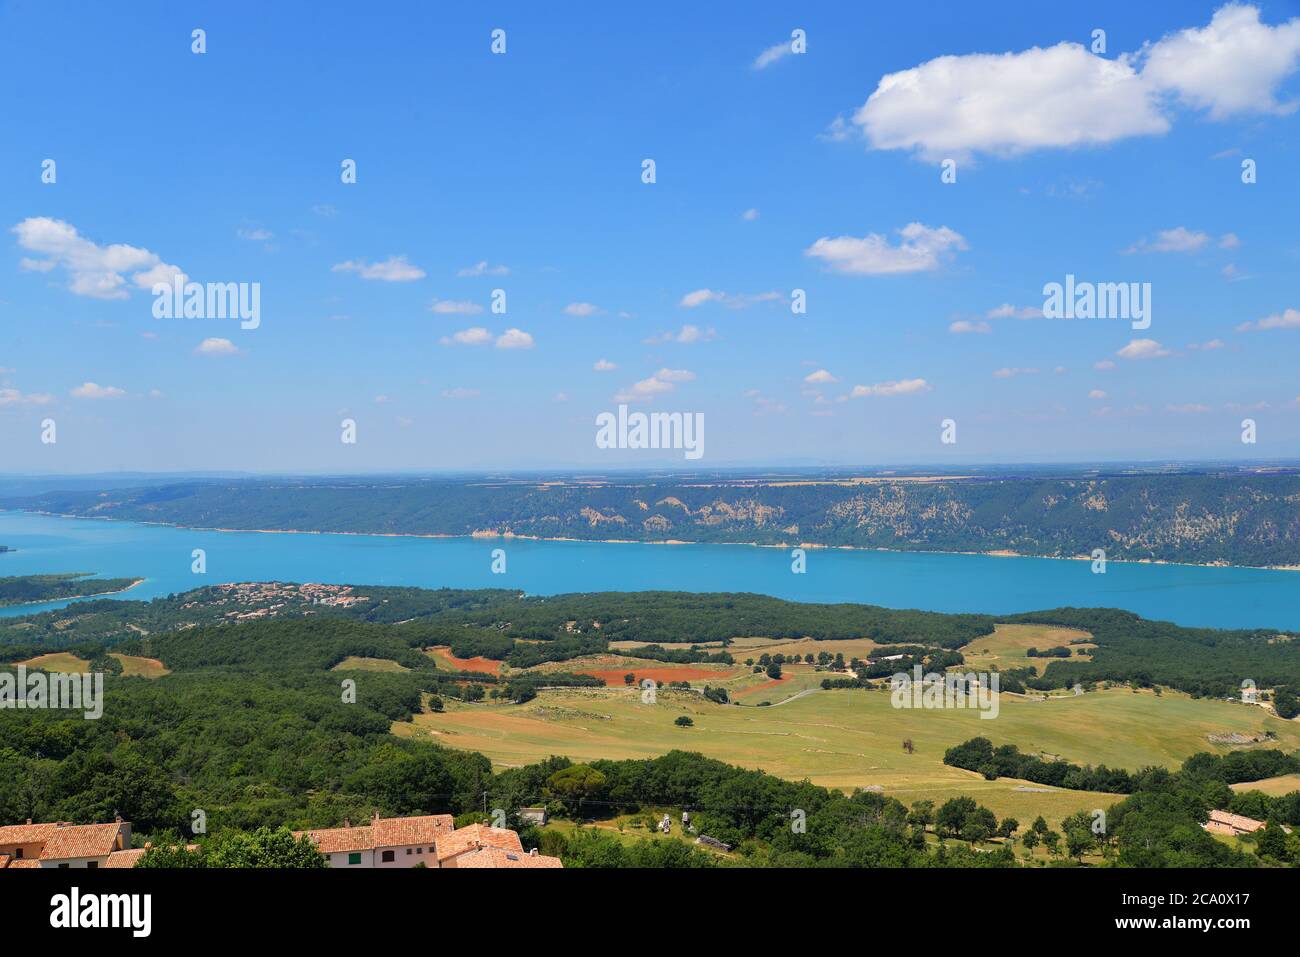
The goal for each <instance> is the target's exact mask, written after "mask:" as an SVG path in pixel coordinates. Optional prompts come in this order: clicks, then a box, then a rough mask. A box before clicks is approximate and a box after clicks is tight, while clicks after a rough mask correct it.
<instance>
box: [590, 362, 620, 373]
mask: <svg viewBox="0 0 1300 957" xmlns="http://www.w3.org/2000/svg"><path fill="white" fill-rule="evenodd" d="M591 368H592V369H594V370H595V371H596V372H613V371H614V370H615V369H617V368H618V366H617V365H616V364H615V363H613V362H610V361H609V360H608V359H597V360H596V361H595V362H593V363H592V365H591Z"/></svg>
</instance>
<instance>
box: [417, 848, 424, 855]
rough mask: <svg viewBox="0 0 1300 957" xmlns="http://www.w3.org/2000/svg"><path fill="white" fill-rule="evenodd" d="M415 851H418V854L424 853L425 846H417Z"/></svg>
mask: <svg viewBox="0 0 1300 957" xmlns="http://www.w3.org/2000/svg"><path fill="white" fill-rule="evenodd" d="M415 853H417V854H423V853H424V848H422V847H417V848H416V849H415Z"/></svg>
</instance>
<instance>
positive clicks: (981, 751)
mask: <svg viewBox="0 0 1300 957" xmlns="http://www.w3.org/2000/svg"><path fill="white" fill-rule="evenodd" d="M943 763H944V764H949V765H952V766H953V767H956V768H964V769H966V770H967V771H975V772H978V773H979V774H982V775H984V777H985V778H987V779H988V780H990V781H993V780H996V779H997V778H1021V779H1023V780H1026V781H1033V782H1034V783H1035V784H1049V785H1052V786H1053V787H1061V788H1070V789H1072V790H1079V791H1102V792H1105V793H1107V794H1128V793H1130V792H1131V791H1132V790H1133V779H1132V777H1131V776H1130V775H1129V773H1128V772H1127V771H1125V770H1123V769H1122V768H1108V767H1106V766H1105V765H1104V764H1103V765H1099V766H1098V767H1096V768H1094V767H1092V766H1091V765H1083V766H1080V765H1077V764H1071V763H1070V762H1068V761H1044V760H1043V759H1042V758H1039V757H1037V756H1035V755H1030V754H1022V753H1021V751H1020V749H1019V748H1018V747H1016V746H1015V745H1014V744H1004V745H1002V746H1000V747H997V748H995V747H993V743H992V742H991V741H989V739H988V738H971V739H970V740H969V741H966V742H964V743H962V744H959V745H956V746H955V747H951V748H949V749H948V750H947V751H945V752H944V753H943Z"/></svg>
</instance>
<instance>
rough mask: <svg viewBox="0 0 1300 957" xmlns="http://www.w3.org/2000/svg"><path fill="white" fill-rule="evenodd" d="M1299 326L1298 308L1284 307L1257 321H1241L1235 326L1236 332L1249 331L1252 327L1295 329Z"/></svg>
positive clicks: (1299, 313) (1299, 315) (1299, 310)
mask: <svg viewBox="0 0 1300 957" xmlns="http://www.w3.org/2000/svg"><path fill="white" fill-rule="evenodd" d="M1296 328H1300V309H1285V310H1283V311H1282V312H1275V313H1273V315H1271V316H1265V317H1264V318H1263V319H1260V320H1259V321H1258V322H1243V323H1242V324H1241V325H1239V326H1237V331H1238V332H1250V331H1251V330H1254V329H1296Z"/></svg>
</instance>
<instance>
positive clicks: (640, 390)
mask: <svg viewBox="0 0 1300 957" xmlns="http://www.w3.org/2000/svg"><path fill="white" fill-rule="evenodd" d="M694 378H695V373H694V372H689V371H687V370H686V369H660V370H659V371H658V372H656V373H655V374H654V375H652V376H650V378H648V379H642V380H641V381H640V382H635V383H633V384H632V385H630V386H628V387H627V388H626V389H623V390H621V391H620V392H618V393H617V394H616V395H615V396H614V401H615V402H644V401H648V400H650V399H653V398H655V397H656V396H660V395H663V394H665V393H668V392H672V391H673V390H674V389H676V388H677V383H679V382H690V381H691V380H692V379H694Z"/></svg>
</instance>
